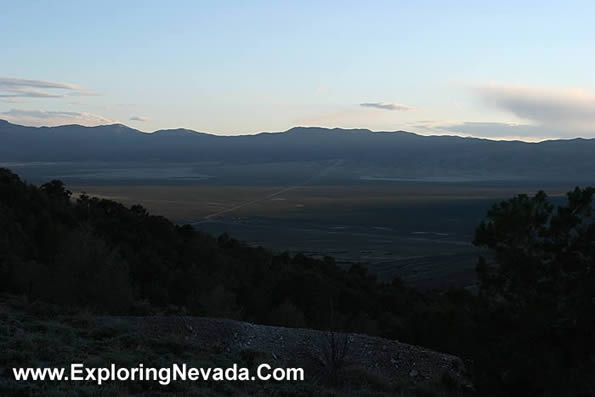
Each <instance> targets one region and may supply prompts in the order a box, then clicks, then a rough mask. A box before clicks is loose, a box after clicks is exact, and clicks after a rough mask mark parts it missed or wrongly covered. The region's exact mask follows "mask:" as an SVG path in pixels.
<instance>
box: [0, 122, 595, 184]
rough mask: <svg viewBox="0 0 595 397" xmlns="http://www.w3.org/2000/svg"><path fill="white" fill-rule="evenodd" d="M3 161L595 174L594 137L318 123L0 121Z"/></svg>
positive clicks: (387, 173) (355, 174) (354, 174)
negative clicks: (239, 127)
mask: <svg viewBox="0 0 595 397" xmlns="http://www.w3.org/2000/svg"><path fill="white" fill-rule="evenodd" d="M0 162H2V163H12V162H19V163H23V162H109V163H110V164H118V163H127V162H136V163H139V162H140V163H147V164H148V163H151V164H160V163H168V164H171V163H177V164H180V163H188V164H196V163H205V162H210V163H213V162H215V163H218V164H227V165H230V164H231V165H250V164H252V165H253V164H262V165H265V164H272V163H274V164H293V165H292V166H295V163H296V162H297V163H303V162H309V163H311V162H334V163H333V164H337V165H340V167H339V168H341V169H342V170H343V173H342V174H341V175H342V177H346V178H348V179H349V178H358V179H368V180H374V179H375V180H399V179H422V180H423V179H434V180H441V179H443V180H448V179H449V178H450V179H452V180H547V181H569V180H570V181H577V182H579V181H580V182H589V181H593V180H595V139H570V140H549V141H544V142H540V143H527V142H522V141H493V140H488V139H478V138H462V137H457V136H423V135H418V134H414V133H410V132H405V131H394V132H373V131H370V130H366V129H340V128H334V129H327V128H318V127H295V128H292V129H290V130H288V131H285V132H276V133H260V134H255V135H240V136H220V135H213V134H208V133H202V132H196V131H192V130H187V129H172V130H159V131H155V132H153V133H145V132H142V131H139V130H136V129H133V128H130V127H127V126H124V125H122V124H112V125H102V126H97V127H84V126H80V125H64V126H58V127H26V126H21V125H16V124H11V123H9V122H7V121H4V120H0Z"/></svg>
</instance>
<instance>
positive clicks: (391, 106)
mask: <svg viewBox="0 0 595 397" xmlns="http://www.w3.org/2000/svg"><path fill="white" fill-rule="evenodd" d="M359 105H360V106H363V107H367V108H376V109H383V110H398V111H401V112H410V111H412V110H415V108H414V107H413V106H409V105H402V104H400V103H392V102H366V103H360V104H359Z"/></svg>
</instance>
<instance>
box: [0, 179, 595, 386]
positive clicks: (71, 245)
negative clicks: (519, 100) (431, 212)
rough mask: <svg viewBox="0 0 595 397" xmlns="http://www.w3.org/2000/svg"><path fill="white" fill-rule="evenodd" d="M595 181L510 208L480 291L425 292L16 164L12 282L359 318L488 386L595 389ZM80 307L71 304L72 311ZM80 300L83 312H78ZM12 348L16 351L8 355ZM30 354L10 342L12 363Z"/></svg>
mask: <svg viewBox="0 0 595 397" xmlns="http://www.w3.org/2000/svg"><path fill="white" fill-rule="evenodd" d="M593 194H594V190H593V189H590V188H587V189H583V190H581V189H578V188H577V189H576V190H574V191H572V192H570V193H569V194H568V203H567V205H565V206H560V207H557V208H555V207H554V206H553V205H552V204H550V202H549V201H548V198H547V197H546V195H545V194H544V193H538V194H537V195H536V196H534V197H528V196H524V195H521V196H517V197H515V198H513V199H511V200H509V201H506V202H502V203H500V204H497V205H495V206H494V207H493V208H492V210H491V211H490V212H489V213H488V216H487V219H486V221H485V222H483V223H482V224H481V225H480V226H479V227H478V229H477V232H476V236H475V241H474V242H475V244H477V245H479V246H483V247H486V248H489V249H490V250H491V252H492V255H490V257H489V258H487V259H480V261H479V263H478V267H477V270H478V278H479V281H480V282H479V289H478V293H470V292H468V291H467V290H462V289H460V290H449V291H434V292H425V293H421V292H418V291H416V290H413V289H411V288H408V287H407V286H405V285H403V284H402V283H401V282H400V281H399V280H398V279H396V280H394V281H393V282H391V283H385V282H379V281H378V280H377V279H376V278H375V277H374V276H373V275H371V274H368V273H367V271H366V269H365V268H363V267H362V266H359V265H353V266H351V268H349V269H347V270H344V269H342V268H340V267H339V266H337V265H336V264H335V263H334V261H333V259H332V258H325V259H323V260H318V259H313V258H310V257H307V256H304V255H299V254H298V255H293V256H292V255H289V254H280V255H274V254H272V253H271V252H269V251H267V250H265V249H263V248H255V247H250V246H247V245H245V244H243V243H241V242H239V241H237V240H234V239H232V238H230V237H229V236H228V235H225V234H224V235H222V236H220V237H218V238H215V237H212V236H210V235H208V234H205V233H202V232H200V231H196V230H194V229H193V228H192V227H190V226H177V225H174V224H173V223H171V222H170V221H168V220H167V219H165V218H163V217H159V216H153V215H150V214H148V213H147V211H146V210H145V209H144V208H142V207H141V206H138V205H136V206H132V207H131V208H126V207H124V206H123V205H121V204H119V203H116V202H114V201H110V200H104V199H98V198H92V197H88V196H85V195H83V196H81V197H79V198H78V199H76V200H72V198H71V197H70V192H68V191H67V190H66V189H65V187H64V185H63V184H62V183H61V182H59V181H52V182H50V183H47V184H45V185H42V186H41V187H36V186H33V185H29V184H26V183H24V182H22V181H21V180H20V179H19V178H18V176H16V175H15V174H13V173H11V172H10V171H8V170H0V291H1V292H2V293H5V294H18V295H21V296H23V297H24V298H25V299H26V301H27V302H36V301H39V302H49V303H52V304H57V305H60V306H62V307H65V308H78V310H81V309H84V310H87V311H90V312H92V313H95V314H132V315H146V314H153V313H163V312H170V313H180V314H192V315H199V316H211V317H226V318H232V319H241V320H245V321H250V322H256V323H262V324H271V325H283V326H288V327H309V328H318V329H338V330H348V331H355V332H361V333H367V334H371V335H379V336H383V337H386V338H391V339H399V340H401V341H403V342H407V343H411V344H416V345H422V346H426V347H430V348H433V349H436V350H440V351H444V352H448V353H452V354H456V355H458V356H460V357H462V358H463V359H466V360H467V361H468V367H469V368H470V369H471V370H472V372H473V374H472V375H473V380H474V383H475V387H476V388H477V390H478V393H479V394H480V395H519V396H521V395H522V396H530V395H532V396H539V395H543V396H561V395H565V396H590V395H595V379H594V378H593V373H595V336H594V333H593V328H594V326H595V272H594V266H595V224H594V221H593V213H592V196H593ZM64 310H67V309H64ZM68 310H71V309H68ZM5 347H6V346H3V349H2V351H5V350H4V348H5ZM10 365H14V364H13V361H11V359H10V357H9V355H8V354H3V355H2V356H1V357H0V367H4V368H6V367H8V366H10Z"/></svg>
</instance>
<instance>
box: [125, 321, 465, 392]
mask: <svg viewBox="0 0 595 397" xmlns="http://www.w3.org/2000/svg"><path fill="white" fill-rule="evenodd" d="M128 319H129V320H130V321H133V322H136V323H138V324H136V326H137V327H140V328H141V329H143V331H144V332H146V333H148V334H149V335H152V336H158V335H170V336H171V335H172V334H173V335H178V336H180V337H183V338H184V339H185V340H186V341H187V342H188V343H193V344H194V343H195V344H199V345H200V346H203V347H204V348H205V349H218V350H219V349H220V350H223V351H228V352H241V351H246V350H250V351H255V352H261V353H264V354H266V355H268V358H269V360H272V361H273V362H274V363H275V364H276V365H278V366H296V365H297V366H304V367H305V368H314V367H316V365H318V366H319V367H324V366H329V365H335V364H333V363H331V362H330V361H332V360H333V359H331V358H330V356H332V355H334V356H340V357H338V358H340V359H341V362H342V364H341V365H344V366H345V367H356V368H358V369H360V370H365V371H366V372H368V373H371V374H373V375H374V376H377V377H380V378H383V379H384V380H386V381H387V382H389V383H390V384H393V385H410V384H443V383H444V382H449V383H450V384H451V385H455V386H456V387H459V388H463V389H468V390H469V389H472V388H473V386H472V383H471V381H470V379H469V377H468V375H467V372H466V368H465V365H464V363H463V361H462V360H461V359H460V358H459V357H456V356H453V355H450V354H444V353H439V352H436V351H433V350H429V349H425V348H422V347H419V346H414V345H409V344H406V343H400V342H398V341H395V340H388V339H383V338H378V337H371V336H367V335H361V334H344V333H329V332H324V331H317V330H311V329H296V328H284V327H273V326H265V325H257V324H251V323H246V322H240V321H233V320H226V319H212V318H201V317H182V316H154V317H129V318H128ZM335 358H337V357H335ZM271 364H272V363H271ZM306 374H308V370H307V369H306Z"/></svg>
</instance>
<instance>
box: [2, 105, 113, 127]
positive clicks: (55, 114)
mask: <svg viewBox="0 0 595 397" xmlns="http://www.w3.org/2000/svg"><path fill="white" fill-rule="evenodd" d="M0 119H4V120H6V121H9V122H11V123H14V124H22V125H28V126H33V127H41V126H48V127H53V126H57V125H64V124H80V125H84V126H95V125H102V124H114V123H115V122H116V121H114V120H110V119H108V118H106V117H103V116H98V115H96V114H91V113H85V112H83V113H78V112H61V111H44V110H19V109H12V110H9V111H7V112H3V113H0Z"/></svg>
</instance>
